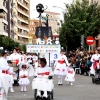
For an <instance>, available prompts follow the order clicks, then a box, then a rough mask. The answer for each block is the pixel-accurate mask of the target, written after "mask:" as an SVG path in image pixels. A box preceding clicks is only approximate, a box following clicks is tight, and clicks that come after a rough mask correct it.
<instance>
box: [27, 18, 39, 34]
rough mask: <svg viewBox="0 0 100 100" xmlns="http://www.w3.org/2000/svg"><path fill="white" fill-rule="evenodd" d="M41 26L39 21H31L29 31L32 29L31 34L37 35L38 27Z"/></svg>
mask: <svg viewBox="0 0 100 100" xmlns="http://www.w3.org/2000/svg"><path fill="white" fill-rule="evenodd" d="M38 26H39V20H37V19H30V26H29V29H30V32H29V33H30V34H35V32H36V27H38Z"/></svg>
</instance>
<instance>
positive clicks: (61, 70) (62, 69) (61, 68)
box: [54, 50, 69, 85]
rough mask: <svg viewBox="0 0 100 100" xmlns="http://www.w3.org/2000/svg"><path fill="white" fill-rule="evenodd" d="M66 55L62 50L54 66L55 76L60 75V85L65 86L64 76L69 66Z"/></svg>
mask: <svg viewBox="0 0 100 100" xmlns="http://www.w3.org/2000/svg"><path fill="white" fill-rule="evenodd" d="M64 54H65V50H61V52H60V55H59V56H58V59H57V60H56V62H55V64H54V68H55V69H54V74H56V75H58V85H63V83H62V78H63V75H66V74H67V66H68V65H69V62H68V60H67V57H66V56H65V55H64Z"/></svg>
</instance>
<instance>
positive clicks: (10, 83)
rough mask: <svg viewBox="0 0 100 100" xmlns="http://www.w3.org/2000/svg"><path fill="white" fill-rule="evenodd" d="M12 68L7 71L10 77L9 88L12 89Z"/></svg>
mask: <svg viewBox="0 0 100 100" xmlns="http://www.w3.org/2000/svg"><path fill="white" fill-rule="evenodd" d="M13 74H14V72H13V67H10V69H9V75H10V82H9V87H12V85H13V83H14V80H13Z"/></svg>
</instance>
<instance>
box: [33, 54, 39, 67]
mask: <svg viewBox="0 0 100 100" xmlns="http://www.w3.org/2000/svg"><path fill="white" fill-rule="evenodd" d="M32 58H33V61H34V65H35V68H37V67H38V57H37V56H35V55H34V56H33V57H32Z"/></svg>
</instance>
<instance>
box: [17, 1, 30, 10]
mask: <svg viewBox="0 0 100 100" xmlns="http://www.w3.org/2000/svg"><path fill="white" fill-rule="evenodd" d="M18 4H19V5H20V6H22V7H23V8H25V9H26V10H29V5H26V4H25V3H24V2H23V3H22V2H21V0H18Z"/></svg>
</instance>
